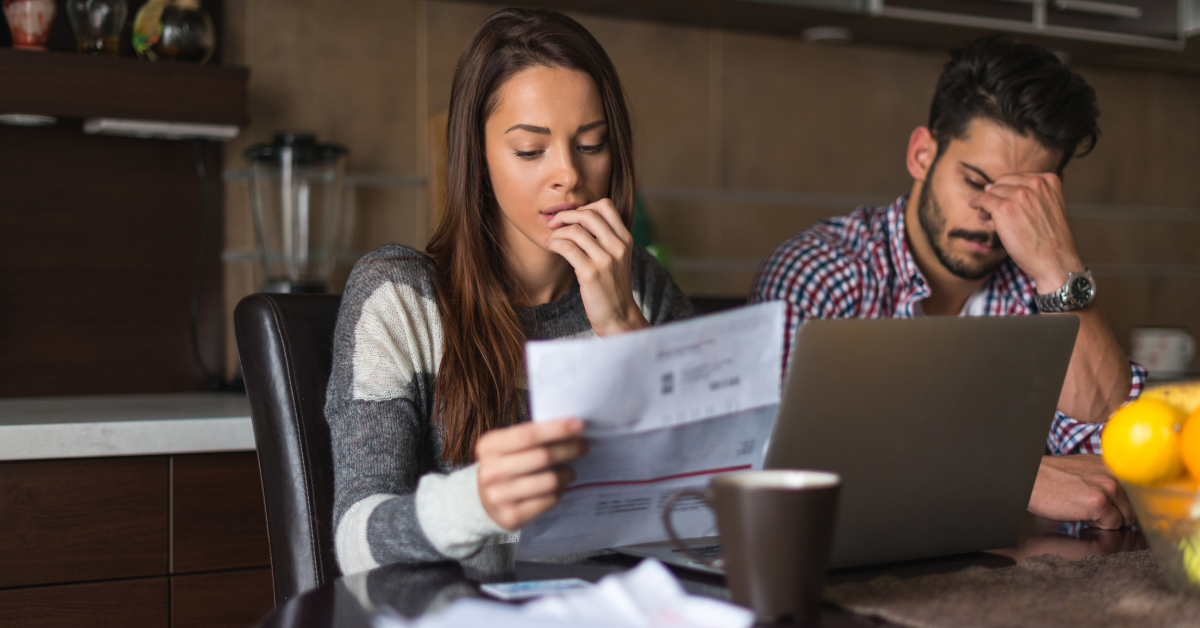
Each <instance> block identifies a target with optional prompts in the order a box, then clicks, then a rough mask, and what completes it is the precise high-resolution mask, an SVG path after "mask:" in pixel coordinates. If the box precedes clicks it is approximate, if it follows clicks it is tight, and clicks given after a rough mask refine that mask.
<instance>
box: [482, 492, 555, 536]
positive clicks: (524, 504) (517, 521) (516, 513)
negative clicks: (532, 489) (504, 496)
mask: <svg viewBox="0 0 1200 628" xmlns="http://www.w3.org/2000/svg"><path fill="white" fill-rule="evenodd" d="M557 503H558V495H542V496H540V497H533V498H530V499H526V500H524V501H520V502H517V503H516V504H514V505H513V506H512V507H510V508H508V509H506V512H505V515H506V517H508V518H511V523H510V525H505V523H504V522H500V521H497V522H496V523H498V524H500V527H502V528H504V529H506V530H518V529H520V528H522V527H524V526H525V524H527V523H529V522H530V521H533V520H534V518H536V517H537V516H538V515H540V514H542V513H544V512H546V511H547V510H550V509H551V508H552V507H554V504H557Z"/></svg>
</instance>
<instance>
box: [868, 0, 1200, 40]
mask: <svg viewBox="0 0 1200 628" xmlns="http://www.w3.org/2000/svg"><path fill="white" fill-rule="evenodd" d="M1184 1H1186V0H1184ZM869 12H870V13H871V14H872V15H877V16H883V17H893V18H902V19H910V20H917V21H927V22H941V23H946V24H957V25H962V26H975V27H983V28H996V29H1000V30H1007V31H1012V32H1015V33H1038V34H1043V35H1048V36H1056V37H1063V38H1065V39H1082V40H1090V41H1097V42H1106V43H1114V44H1128V45H1135V46H1148V47H1153V48H1167V49H1179V50H1182V49H1183V48H1184V39H1183V30H1182V27H1183V24H1182V22H1181V16H1182V15H1184V12H1183V4H1182V3H1181V0H870V6H869Z"/></svg>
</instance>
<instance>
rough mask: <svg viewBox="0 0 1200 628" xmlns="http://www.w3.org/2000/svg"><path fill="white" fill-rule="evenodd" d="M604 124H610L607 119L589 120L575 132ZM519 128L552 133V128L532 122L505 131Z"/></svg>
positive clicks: (547, 133)
mask: <svg viewBox="0 0 1200 628" xmlns="http://www.w3.org/2000/svg"><path fill="white" fill-rule="evenodd" d="M603 124H608V121H607V120H596V121H595V122H589V123H587V124H585V125H583V126H580V127H579V128H578V129H576V130H575V132H576V133H583V132H584V131H590V130H592V129H594V128H596V127H598V126H600V125H603ZM517 129H520V130H522V131H529V132H530V133H539V134H541V135H550V129H547V128H546V127H544V126H534V125H532V124H514V125H513V126H512V128H510V129H509V130H508V131H505V133H508V132H509V131H516V130H517Z"/></svg>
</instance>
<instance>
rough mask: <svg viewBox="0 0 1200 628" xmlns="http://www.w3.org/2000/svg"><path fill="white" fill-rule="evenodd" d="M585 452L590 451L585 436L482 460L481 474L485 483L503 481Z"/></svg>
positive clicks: (566, 460) (567, 460) (563, 461)
mask: <svg viewBox="0 0 1200 628" xmlns="http://www.w3.org/2000/svg"><path fill="white" fill-rule="evenodd" d="M585 453H587V441H585V440H583V439H582V438H572V439H569V440H565V441H560V442H557V443H552V444H549V445H544V446H542V447H534V448H532V449H527V450H524V451H520V452H516V453H511V454H508V455H506V456H501V457H499V458H495V459H489V460H486V461H481V463H480V469H479V478H480V480H481V481H483V482H484V483H485V484H492V483H495V482H503V481H505V480H509V479H512V478H517V477H520V476H523V475H527V474H530V473H534V472H536V471H541V470H542V469H546V468H549V467H557V466H558V465H562V464H566V463H568V462H573V461H575V460H578V459H579V458H581V457H582V456H583V455H584V454H585Z"/></svg>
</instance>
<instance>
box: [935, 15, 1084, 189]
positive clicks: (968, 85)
mask: <svg viewBox="0 0 1200 628" xmlns="http://www.w3.org/2000/svg"><path fill="white" fill-rule="evenodd" d="M1099 115H1100V110H1099V109H1098V108H1097V107H1096V92H1095V91H1094V90H1093V89H1092V88H1091V86H1090V85H1088V84H1087V82H1086V81H1084V80H1083V77H1082V76H1079V75H1078V74H1076V73H1074V72H1072V71H1071V69H1070V68H1068V67H1067V66H1066V65H1065V64H1064V63H1063V62H1062V61H1060V60H1059V59H1058V57H1056V56H1054V53H1052V52H1050V51H1049V50H1046V49H1045V48H1042V47H1041V46H1034V45H1030V44H1019V43H1017V42H1015V41H1013V40H1012V39H1011V38H1009V37H1008V36H1006V35H989V36H986V37H980V38H979V39H976V40H974V41H972V42H971V43H969V44H967V45H966V46H965V47H963V48H959V49H956V50H953V51H952V52H951V53H950V62H949V63H947V64H946V69H945V70H943V71H942V76H941V77H940V78H939V79H938V84H937V90H936V91H935V92H934V95H933V106H932V107H930V109H929V129H930V131H931V132H932V133H933V136H934V138H936V139H937V143H938V155H939V156H940V155H941V154H942V153H943V152H944V151H945V150H946V146H947V145H949V144H950V140H952V139H956V138H961V137H963V136H964V135H965V134H966V132H967V127H968V125H969V124H970V123H971V121H972V120H974V119H976V118H986V119H988V120H991V121H993V122H996V123H997V124H1000V125H1001V126H1004V127H1007V128H1009V129H1012V130H1013V131H1016V132H1017V133H1020V134H1021V135H1026V136H1028V135H1031V134H1032V135H1033V137H1034V138H1036V139H1037V140H1038V142H1039V143H1041V144H1042V145H1043V146H1045V147H1046V148H1049V149H1053V150H1057V151H1059V152H1060V154H1061V155H1062V160H1061V161H1059V164H1058V172H1059V173H1062V171H1063V168H1066V166H1067V162H1069V161H1071V158H1072V157H1074V156H1077V155H1078V156H1080V157H1082V156H1083V155H1086V154H1088V153H1090V152H1092V149H1093V148H1095V146H1096V138H1097V137H1098V136H1099V135H1100V127H1098V126H1096V117H1097V116H1099Z"/></svg>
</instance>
